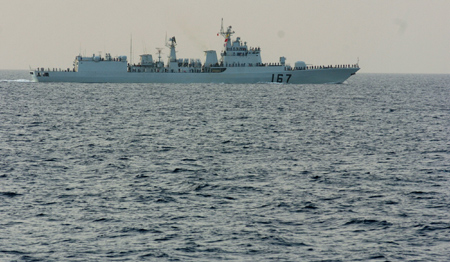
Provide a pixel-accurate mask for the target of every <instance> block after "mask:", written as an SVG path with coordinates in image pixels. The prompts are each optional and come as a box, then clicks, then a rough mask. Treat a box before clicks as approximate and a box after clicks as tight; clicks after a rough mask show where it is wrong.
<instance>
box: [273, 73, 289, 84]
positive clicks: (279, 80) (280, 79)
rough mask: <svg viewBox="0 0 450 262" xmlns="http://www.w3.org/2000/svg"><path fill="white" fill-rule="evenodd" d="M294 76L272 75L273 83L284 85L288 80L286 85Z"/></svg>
mask: <svg viewBox="0 0 450 262" xmlns="http://www.w3.org/2000/svg"><path fill="white" fill-rule="evenodd" d="M291 76H292V74H286V75H283V74H278V75H275V74H272V82H277V83H283V80H284V79H286V84H287V83H289V79H291Z"/></svg>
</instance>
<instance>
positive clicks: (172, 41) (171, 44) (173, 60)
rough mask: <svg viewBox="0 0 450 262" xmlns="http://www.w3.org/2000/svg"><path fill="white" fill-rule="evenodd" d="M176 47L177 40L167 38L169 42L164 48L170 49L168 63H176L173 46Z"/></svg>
mask: <svg viewBox="0 0 450 262" xmlns="http://www.w3.org/2000/svg"><path fill="white" fill-rule="evenodd" d="M176 45H177V40H176V39H175V36H174V37H171V38H169V41H167V42H166V46H167V47H168V48H170V56H169V62H176V61H177V54H176V51H175V46H176Z"/></svg>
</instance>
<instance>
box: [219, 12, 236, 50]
mask: <svg viewBox="0 0 450 262" xmlns="http://www.w3.org/2000/svg"><path fill="white" fill-rule="evenodd" d="M233 34H234V31H232V30H231V25H230V26H229V27H227V30H226V31H225V30H224V29H223V18H222V24H221V27H220V35H221V36H223V37H224V38H225V44H224V46H225V48H228V47H231V36H232V35H233Z"/></svg>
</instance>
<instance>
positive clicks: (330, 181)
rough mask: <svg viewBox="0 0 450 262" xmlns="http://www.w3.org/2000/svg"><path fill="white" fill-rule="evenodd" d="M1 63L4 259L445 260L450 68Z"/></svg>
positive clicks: (0, 229) (449, 231)
mask: <svg viewBox="0 0 450 262" xmlns="http://www.w3.org/2000/svg"><path fill="white" fill-rule="evenodd" d="M29 79H30V78H29V74H28V72H26V71H0V261H427V262H428V261H450V75H394V74H392V75H389V74H357V75H355V76H354V77H352V78H350V79H349V80H348V81H347V82H346V83H344V84H340V85H283V84H254V85H231V84H187V85H186V84H76V83H32V82H29V81H28V80H29Z"/></svg>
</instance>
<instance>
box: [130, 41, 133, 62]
mask: <svg viewBox="0 0 450 262" xmlns="http://www.w3.org/2000/svg"><path fill="white" fill-rule="evenodd" d="M131 64H133V34H130V65H131Z"/></svg>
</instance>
